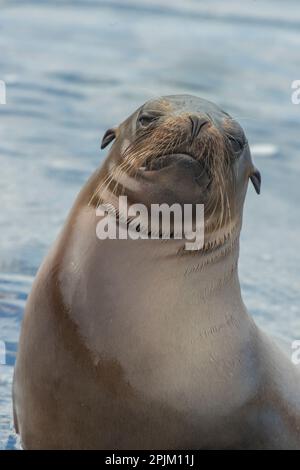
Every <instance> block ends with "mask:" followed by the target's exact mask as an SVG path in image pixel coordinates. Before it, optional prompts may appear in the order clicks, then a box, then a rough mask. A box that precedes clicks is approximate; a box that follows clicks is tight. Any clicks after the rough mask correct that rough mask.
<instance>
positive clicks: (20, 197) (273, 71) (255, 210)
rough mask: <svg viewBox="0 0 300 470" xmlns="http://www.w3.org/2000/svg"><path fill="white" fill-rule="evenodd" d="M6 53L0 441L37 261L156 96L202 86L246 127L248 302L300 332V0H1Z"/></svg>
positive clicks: (266, 323) (0, 39) (273, 321)
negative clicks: (251, 178)
mask: <svg viewBox="0 0 300 470" xmlns="http://www.w3.org/2000/svg"><path fill="white" fill-rule="evenodd" d="M0 48H1V54H0V79H2V80H5V82H6V84H7V104H6V105H0V168H1V171H0V188H1V189H0V190H1V193H0V194H1V211H0V233H1V238H0V273H1V274H0V340H1V341H4V342H5V345H6V365H0V448H1V447H2V448H14V447H15V446H16V439H15V436H14V433H13V426H12V418H11V380H12V371H13V363H14V358H15V352H16V348H17V342H18V334H19V328H20V322H21V319H22V315H23V310H24V304H25V301H26V297H27V294H28V292H29V290H30V286H31V283H32V280H33V277H34V275H35V273H36V270H37V268H38V266H39V264H40V262H41V260H42V258H43V256H44V255H45V253H46V252H47V250H48V248H49V245H50V244H51V243H52V242H53V240H54V238H55V236H56V235H57V233H58V231H59V229H60V227H61V226H62V224H63V221H64V219H65V217H66V214H67V212H68V210H69V208H70V206H71V204H72V202H73V200H74V197H75V195H76V193H77V192H78V190H79V188H80V187H81V186H82V185H83V183H84V181H85V180H86V179H87V177H88V176H89V174H90V173H91V172H92V171H93V169H94V168H96V167H97V166H98V165H99V163H100V162H101V160H102V159H103V157H104V154H103V153H100V150H99V140H100V138H101V136H102V134H103V132H104V130H105V129H106V128H107V127H110V126H112V125H114V124H115V123H118V122H119V121H120V120H122V119H123V118H124V117H125V116H127V115H128V114H129V113H130V112H131V111H133V110H134V108H136V107H137V106H138V105H139V104H141V103H142V102H143V101H145V100H146V99H149V98H151V97H153V96H156V95H161V94H173V93H192V94H196V95H200V96H202V97H205V98H207V99H210V100H212V101H215V102H216V103H218V104H220V105H221V106H222V107H224V108H225V109H226V110H227V111H228V112H230V113H231V114H232V115H233V116H234V117H236V118H237V119H238V120H239V121H240V122H241V124H242V125H243V127H244V128H245V131H246V134H247V135H248V138H249V142H250V144H251V146H252V148H253V153H254V158H255V160H256V164H257V166H258V167H259V169H260V170H261V172H262V175H263V187H262V194H261V196H260V197H258V196H256V195H255V193H254V191H253V189H252V188H249V193H248V198H247V203H246V208H245V216H244V229H243V234H242V248H241V259H240V277H241V283H242V289H243V295H244V299H245V303H246V304H247V306H248V308H249V310H250V311H251V312H252V314H253V315H254V317H255V318H256V320H257V322H258V323H259V324H260V325H261V326H263V327H264V328H265V329H266V330H268V331H269V332H270V333H273V334H276V335H278V336H281V337H282V338H284V339H285V340H287V341H290V340H291V339H292V338H300V315H299V313H300V312H299V310H300V308H299V262H300V250H299V237H300V218H299V200H300V159H299V142H300V136H299V124H300V105H299V106H296V105H293V104H292V103H291V82H292V81H293V80H295V79H300V54H299V51H300V4H299V2H298V1H297V0H294V1H292V0H288V1H285V2H282V1H279V0H278V1H276V0H269V1H266V0H265V1H264V0H262V1H259V2H258V1H254V0H249V1H245V2H240V1H231V0H227V1H226V2H224V1H221V0H220V1H216V0H213V1H210V2H200V1H196V0H195V1H189V0H185V1H184V2H183V1H178V0H173V1H163V0H156V1H143V0H140V1H138V0H131V1H130V0H122V1H121V0H119V1H114V0H112V1H109V0H107V1H101V0H94V1H92V0H87V1H84V0H81V1H79V0H78V1H76V0H74V1H72V2H71V1H63V0H61V1H50V0H49V1H42V0H39V1H38V0H37V1H26V0H22V1H21V0H20V1H13V0H9V1H1V0H0ZM2 344H3V343H2ZM0 358H1V355H0ZM2 359H3V357H2ZM0 362H1V361H0ZM2 362H4V361H2Z"/></svg>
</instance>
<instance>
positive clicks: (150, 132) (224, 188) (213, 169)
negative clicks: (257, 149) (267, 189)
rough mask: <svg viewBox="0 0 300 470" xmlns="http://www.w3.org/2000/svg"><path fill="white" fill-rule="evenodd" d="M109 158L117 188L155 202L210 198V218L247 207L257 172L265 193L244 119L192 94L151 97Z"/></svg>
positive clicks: (115, 135)
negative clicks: (249, 187) (249, 184)
mask: <svg viewBox="0 0 300 470" xmlns="http://www.w3.org/2000/svg"><path fill="white" fill-rule="evenodd" d="M114 139H115V142H114V144H113V146H112V149H111V151H110V153H109V155H108V159H107V162H106V164H107V165H108V171H109V172H110V176H111V178H110V181H113V184H114V191H115V193H116V194H117V193H119V194H120V193H122V194H127V195H128V197H129V198H130V199H131V200H132V201H134V202H135V203H136V202H140V203H144V204H146V205H147V206H148V205H149V204H154V203H158V204H162V203H167V204H170V205H171V204H173V203H179V204H204V207H205V215H206V220H207V221H209V224H210V225H216V224H217V225H218V226H219V227H220V226H223V225H224V224H227V223H228V220H229V218H230V219H232V217H233V216H234V215H235V214H240V213H241V210H242V206H243V202H244V197H245V194H246V189H247V182H248V179H249V177H250V178H251V180H252V182H253V184H254V186H255V189H256V190H257V192H259V189H260V175H259V172H258V171H257V170H256V169H255V167H254V166H253V163H252V160H251V155H250V151H249V146H248V142H247V139H246V137H245V134H244V132H243V129H242V128H241V127H240V125H239V124H238V123H237V122H236V121H235V120H234V119H233V118H231V117H230V116H229V114H227V113H226V112H224V111H222V110H221V109H220V108H219V107H218V106H216V105H215V104H213V103H211V102H209V101H206V100H204V99H201V98H197V97H194V96H190V95H173V96H166V97H161V98H158V99H154V100H151V101H148V102H146V103H145V104H144V105H143V106H141V107H140V108H139V109H138V110H137V111H136V112H135V113H133V114H132V115H131V116H130V117H129V118H128V119H126V120H125V121H124V122H123V123H122V124H121V125H120V126H119V127H118V128H116V129H110V130H108V131H107V132H106V133H105V135H104V137H103V141H102V148H104V147H106V145H108V143H110V142H111V141H112V140H114Z"/></svg>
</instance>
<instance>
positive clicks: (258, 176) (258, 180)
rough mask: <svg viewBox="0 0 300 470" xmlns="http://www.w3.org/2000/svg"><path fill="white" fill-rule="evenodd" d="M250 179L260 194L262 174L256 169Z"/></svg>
mask: <svg viewBox="0 0 300 470" xmlns="http://www.w3.org/2000/svg"><path fill="white" fill-rule="evenodd" d="M250 179H251V181H252V184H253V186H254V188H255V191H256V192H257V194H260V187H261V174H260V172H259V171H258V169H257V168H254V169H253V171H252V173H251V175H250Z"/></svg>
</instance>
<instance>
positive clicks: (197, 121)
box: [189, 116, 209, 140]
mask: <svg viewBox="0 0 300 470" xmlns="http://www.w3.org/2000/svg"><path fill="white" fill-rule="evenodd" d="M189 118H190V121H191V124H192V132H191V137H192V140H194V139H195V137H197V135H198V134H199V133H200V131H201V129H202V127H203V126H205V125H206V124H208V123H209V120H208V118H207V117H199V116H189Z"/></svg>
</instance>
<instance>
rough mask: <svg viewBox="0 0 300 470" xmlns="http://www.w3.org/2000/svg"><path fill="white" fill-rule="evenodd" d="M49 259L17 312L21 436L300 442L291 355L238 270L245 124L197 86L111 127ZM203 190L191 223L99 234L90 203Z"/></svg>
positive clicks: (246, 158)
mask: <svg viewBox="0 0 300 470" xmlns="http://www.w3.org/2000/svg"><path fill="white" fill-rule="evenodd" d="M113 140H114V143H113V145H112V148H111V150H110V152H109V154H108V156H107V158H106V160H105V162H104V164H103V165H102V167H101V168H100V169H98V170H96V172H95V173H94V174H93V175H92V177H91V178H90V179H89V181H88V182H87V183H86V185H85V186H84V188H83V189H82V190H81V192H80V194H79V196H78V198H77V200H76V202H75V204H74V206H73V209H72V210H71V213H70V215H69V217H68V219H67V221H66V224H65V227H64V228H63V230H62V233H61V234H60V236H59V238H58V240H57V241H56V243H55V245H54V247H53V248H52V249H51V251H50V253H49V254H48V256H47V258H46V260H45V261H44V262H43V264H42V266H41V268H40V270H39V272H38V274H37V276H36V279H35V282H34V285H33V288H32V291H31V294H30V296H29V299H28V302H27V306H26V311H25V314H24V319H23V325H22V331H21V337H20V343H19V351H18V357H17V362H16V367H15V374H14V384H13V396H14V416H15V426H16V430H17V432H18V433H19V434H20V436H21V440H22V444H23V446H24V448H25V449H229V448H230V449H249V448H252V449H262V448H264V449H281V448H286V449H287V448H293V449H294V448H300V399H299V390H300V388H299V387H300V380H299V374H298V373H297V371H296V369H295V366H294V365H293V364H292V363H291V361H290V360H289V359H288V358H286V357H285V356H284V355H283V353H282V352H281V351H280V350H279V349H278V348H277V346H276V345H275V344H274V343H273V342H272V341H271V340H270V339H269V338H267V337H266V336H265V335H264V333H262V332H261V331H260V330H259V329H258V327H257V326H256V325H255V323H254V321H253V319H252V318H251V316H250V315H249V314H248V312H247V310H246V308H245V306H244V303H243V300H242V297H241V291H240V284H239V278H238V270H237V264H238V256H239V234H240V229H241V225H242V212H243V203H244V199H245V195H246V191H247V185H248V180H249V179H251V181H252V183H253V184H254V187H255V189H256V191H257V192H258V193H259V192H260V184H261V178H260V174H259V172H258V170H257V169H256V168H255V167H254V164H253V162H252V159H251V155H250V151H249V146H248V143H247V140H246V137H245V134H244V132H243V130H242V128H241V127H240V126H239V124H238V123H237V122H236V121H235V120H234V119H232V118H231V117H230V116H229V115H228V114H227V113H225V112H224V111H222V110H221V109H219V108H218V107H217V106H216V105H214V104H212V103H210V102H208V101H205V100H203V99H200V98H197V97H194V96H189V95H180V96H167V97H162V98H158V99H155V100H151V101H149V102H147V103H146V104H144V105H143V106H142V107H141V108H139V109H138V110H137V111H136V112H134V113H133V114H132V115H131V116H130V117H129V118H128V119H126V120H125V121H124V122H123V123H122V124H121V125H120V126H118V127H117V128H113V129H109V130H108V131H107V132H106V133H105V135H104V138H103V141H102V148H104V147H106V146H107V145H108V144H110V143H111V142H112V141H113ZM121 194H122V195H124V194H126V196H128V200H129V201H130V203H131V204H133V203H137V202H138V203H143V204H145V205H151V204H152V203H168V204H172V203H174V202H176V203H179V204H187V203H193V204H198V203H199V204H204V207H205V237H204V246H202V248H201V249H199V250H193V251H188V250H186V249H185V247H184V246H185V245H184V242H185V241H184V240H183V239H181V240H180V239H174V238H171V237H170V239H169V240H163V239H138V240H131V239H127V240H120V239H117V240H110V239H106V240H99V239H98V238H97V236H96V227H97V223H98V220H99V217H97V216H96V208H97V207H98V205H99V204H101V203H103V202H106V203H110V204H112V206H114V205H115V203H116V198H117V196H119V195H121Z"/></svg>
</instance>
